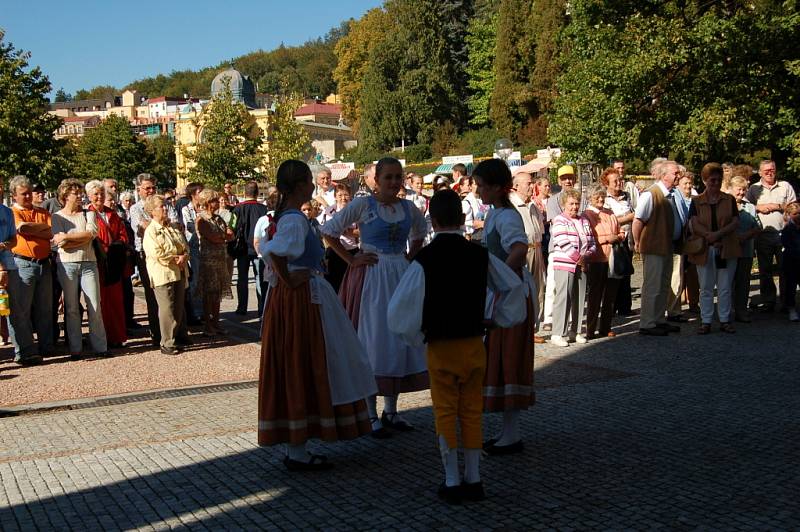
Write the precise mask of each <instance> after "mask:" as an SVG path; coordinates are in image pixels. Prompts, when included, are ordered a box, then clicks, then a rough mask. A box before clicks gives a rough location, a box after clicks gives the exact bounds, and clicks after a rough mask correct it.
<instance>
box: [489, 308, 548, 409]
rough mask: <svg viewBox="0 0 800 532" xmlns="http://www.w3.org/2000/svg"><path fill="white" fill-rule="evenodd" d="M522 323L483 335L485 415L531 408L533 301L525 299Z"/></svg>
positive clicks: (533, 398) (533, 394)
mask: <svg viewBox="0 0 800 532" xmlns="http://www.w3.org/2000/svg"><path fill="white" fill-rule="evenodd" d="M527 306H528V315H527V317H526V318H525V321H523V322H522V323H520V324H519V325H517V326H515V327H511V328H508V329H492V330H491V331H489V334H488V335H487V336H486V351H487V353H488V361H487V364H486V378H485V379H484V382H483V410H484V412H504V411H506V410H525V409H527V408H528V407H530V406H533V404H534V402H535V401H536V395H535V392H534V390H533V341H532V338H533V299H532V297H531V296H529V297H528V300H527Z"/></svg>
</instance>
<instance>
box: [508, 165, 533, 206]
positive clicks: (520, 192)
mask: <svg viewBox="0 0 800 532" xmlns="http://www.w3.org/2000/svg"><path fill="white" fill-rule="evenodd" d="M513 187H514V192H516V193H517V196H519V197H520V198H521V199H522V201H524V202H525V203H528V202H530V201H531V198H532V197H533V176H532V175H531V174H529V173H527V172H520V173H518V174H517V175H515V176H514V181H513Z"/></svg>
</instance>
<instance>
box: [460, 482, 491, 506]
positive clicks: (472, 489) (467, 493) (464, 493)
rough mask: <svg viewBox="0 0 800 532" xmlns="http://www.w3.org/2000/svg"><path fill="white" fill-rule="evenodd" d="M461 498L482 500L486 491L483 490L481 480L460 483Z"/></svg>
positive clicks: (474, 500) (475, 500)
mask: <svg viewBox="0 0 800 532" xmlns="http://www.w3.org/2000/svg"><path fill="white" fill-rule="evenodd" d="M461 498H462V499H464V500H465V501H473V502H477V501H482V500H484V499H486V492H484V491H483V482H473V483H472V484H470V483H468V482H462V483H461Z"/></svg>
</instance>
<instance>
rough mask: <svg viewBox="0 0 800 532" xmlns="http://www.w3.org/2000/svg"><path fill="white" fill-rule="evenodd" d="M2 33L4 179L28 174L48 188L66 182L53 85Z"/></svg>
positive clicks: (0, 168) (0, 172) (0, 149)
mask: <svg viewBox="0 0 800 532" xmlns="http://www.w3.org/2000/svg"><path fill="white" fill-rule="evenodd" d="M4 37H5V34H4V32H3V30H1V29H0V177H5V178H7V177H10V176H13V175H15V174H24V175H27V176H28V177H29V178H31V179H33V180H37V181H41V182H43V183H45V184H47V185H52V184H53V183H57V182H58V180H60V179H61V178H63V171H64V170H63V169H64V168H65V167H66V160H65V158H64V153H63V151H62V150H63V146H64V142H62V141H57V140H56V139H55V138H54V137H53V133H54V132H55V131H56V130H57V129H58V128H59V127H60V125H61V119H60V118H58V117H56V116H53V115H51V114H49V113H48V112H47V110H48V109H49V104H50V102H49V100H48V98H47V93H49V92H50V88H51V87H50V82H49V81H48V79H47V76H45V75H44V74H42V71H41V70H40V69H39V68H38V67H34V68H29V67H28V60H29V59H30V53H28V52H24V51H22V50H16V49H15V48H14V46H13V45H12V44H11V43H6V42H4V41H3V39H4Z"/></svg>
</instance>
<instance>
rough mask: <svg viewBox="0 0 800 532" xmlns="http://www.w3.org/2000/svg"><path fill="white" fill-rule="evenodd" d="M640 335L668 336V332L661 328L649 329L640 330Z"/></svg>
mask: <svg viewBox="0 0 800 532" xmlns="http://www.w3.org/2000/svg"><path fill="white" fill-rule="evenodd" d="M639 334H643V335H645V336H666V335H667V331H666V329H662V328H661V327H650V328H648V329H639Z"/></svg>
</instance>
